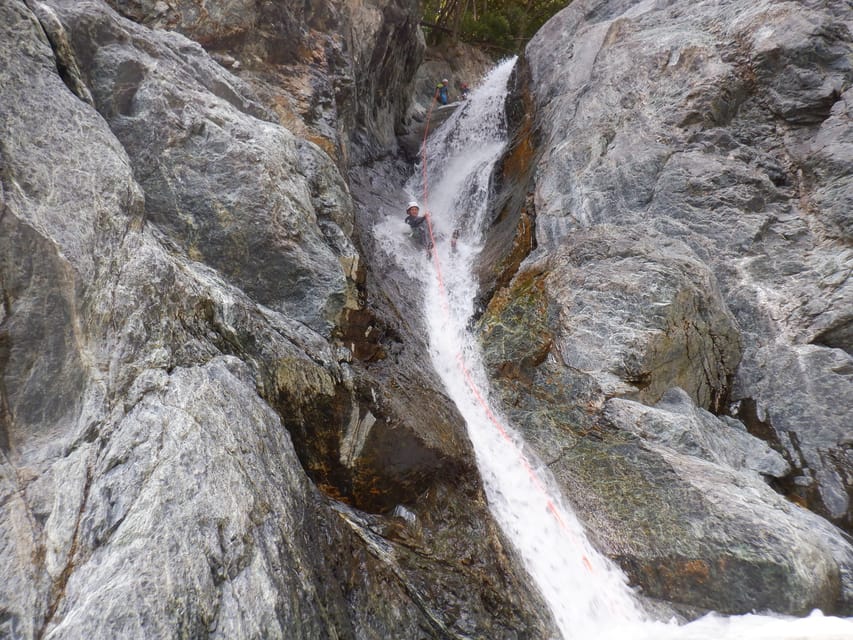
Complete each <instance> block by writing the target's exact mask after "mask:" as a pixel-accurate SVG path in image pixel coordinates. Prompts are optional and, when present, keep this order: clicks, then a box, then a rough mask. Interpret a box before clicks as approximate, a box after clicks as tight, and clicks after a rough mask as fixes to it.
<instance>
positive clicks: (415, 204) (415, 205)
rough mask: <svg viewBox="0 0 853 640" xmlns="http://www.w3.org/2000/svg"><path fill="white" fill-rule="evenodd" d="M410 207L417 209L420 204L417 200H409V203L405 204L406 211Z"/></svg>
mask: <svg viewBox="0 0 853 640" xmlns="http://www.w3.org/2000/svg"><path fill="white" fill-rule="evenodd" d="M412 207H417V208H418V209H420V208H421V206H420V205H419V204H418V203H417V202H415V201H414V200H412V201H411V202H409V204H407V205H406V211H408V210H409V209H411V208H412Z"/></svg>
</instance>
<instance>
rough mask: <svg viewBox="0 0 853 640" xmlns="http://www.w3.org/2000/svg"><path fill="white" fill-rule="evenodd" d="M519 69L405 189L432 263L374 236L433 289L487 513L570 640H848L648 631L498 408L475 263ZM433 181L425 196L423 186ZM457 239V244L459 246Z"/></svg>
mask: <svg viewBox="0 0 853 640" xmlns="http://www.w3.org/2000/svg"><path fill="white" fill-rule="evenodd" d="M514 64H515V59H510V60H507V61H505V62H503V63H501V64H499V65H498V66H497V67H495V68H494V69H493V70H492V71H491V73H490V74H489V75H488V76H487V77H486V78H485V79H484V81H483V83H482V84H481V86H480V87H479V88H477V89H475V90H474V91H473V92H472V93H471V95H470V97H469V99H468V100H467V101H466V102H464V103H462V104H461V105H460V106H459V107H458V108H457V111H456V113H454V115H453V116H452V117H451V118H450V119H448V120H447V122H445V123H444V124H443V125H442V126H441V128H440V129H438V130H437V131H436V132H434V133H433V134H432V135H431V136H430V138H429V142H428V144H427V149H426V159H427V165H426V172H424V170H423V169H424V168H423V166H421V167H419V168H418V170H417V171H416V172H415V175H414V177H413V178H412V180H411V181H410V182H409V184H408V185H407V190H408V192H409V194H410V195H411V197H413V198H419V199H422V200H423V199H424V195H426V198H425V201H423V202H421V205H422V208H424V209H426V210H428V211H429V213H430V220H431V223H432V228H433V233H434V235H435V238H436V254H435V256H433V258H432V259H430V258H428V257H427V256H426V255H424V252H423V251H417V250H416V249H415V248H414V247H413V246H412V245H411V244H410V243H407V242H405V240H403V241H402V246H401V239H402V238H404V236H405V224H404V223H403V222H402V221H400V220H394V221H392V220H389V221H386V222H385V223H382V224H380V225H378V226H377V228H376V230H375V231H376V235H377V238H378V239H379V240H380V244H381V245H382V246H385V247H388V250H389V255H392V256H394V257H395V259H397V260H398V264H399V266H400V267H401V268H403V269H405V270H406V271H407V272H408V273H409V275H410V276H412V277H413V278H416V279H419V280H421V281H422V282H423V284H424V290H425V294H424V300H423V308H424V317H425V319H426V323H427V327H428V330H429V336H430V343H429V347H430V356H431V358H432V363H433V366H434V367H435V369H436V371H437V372H438V374H439V375H440V376H441V379H442V381H443V383H444V386H445V389H446V391H447V394H448V395H449V396H450V398H451V399H452V400H453V401H454V402H455V403H456V405H457V407H458V409H459V411H460V413H461V414H462V416H463V417H464V418H465V421H466V424H467V429H468V435H469V437H470V439H471V442H472V444H473V446H474V450H475V453H476V457H477V465H478V468H479V470H480V473H481V475H482V478H483V485H484V487H485V491H486V497H487V499H488V502H489V507H490V509H491V511H492V513H493V515H494V517H495V520H496V521H497V522H498V524H499V525H500V526H501V528H502V530H503V532H504V534H505V536H506V538H507V540H509V541H510V542H511V543H512V544H513V545H514V546H515V547H516V549H517V551H518V553H519V555H520V557H521V558H522V560H523V563H524V566H525V568H526V570H527V571H528V573H529V574H530V577H531V579H532V581H533V582H534V583H535V584H536V586H537V587H538V589H539V591H540V592H541V593H542V596H543V598H544V600H545V601H546V602H547V603H548V606H549V608H550V610H551V614H552V615H553V617H554V620H555V622H556V624H557V627H558V629H559V630H560V633H561V634H562V637H563V639H564V640H570V639H580V640H586V639H594V640H606V639H609V638H613V639H617V638H618V639H630V640H643V639H647V640H667V639H670V638H672V639H673V640H675V639H678V640H691V639H696V640H699V639H702V640H705V639H711V638H713V639H714V640H725V639H732V640H734V639H743V640H771V639H772V640H795V639H804V640H805V639H809V640H811V639H823V640H842V639H843V640H851V639H853V619H841V618H833V617H826V616H823V615H821V614H820V613H819V612H816V613H814V614H813V615H812V616H809V617H807V618H801V619H794V618H786V617H781V616H767V615H763V616H759V615H747V616H733V617H726V616H719V615H715V614H711V615H708V616H705V617H704V618H701V619H700V620H696V621H694V622H692V623H689V624H686V625H677V624H675V623H674V622H661V621H654V620H651V619H650V618H649V617H648V616H647V615H646V614H645V613H644V610H643V608H642V607H641V606H640V603H639V601H638V599H637V598H636V597H635V595H634V593H633V592H632V590H631V589H630V588H629V586H628V581H627V578H626V577H625V575H624V574H623V573H622V572H621V570H620V569H619V568H618V567H617V566H616V565H615V564H614V563H613V562H612V561H610V560H609V559H608V558H606V557H605V556H603V555H602V554H599V553H598V552H597V551H596V550H595V549H594V548H593V547H592V545H591V544H590V543H589V541H588V539H587V537H586V535H585V533H584V531H583V527H582V526H581V524H580V523H579V521H578V519H577V518H576V517H575V515H574V513H573V512H572V510H571V508H570V507H569V506H568V505H567V504H566V502H565V500H564V498H563V497H562V495H561V493H560V490H559V488H558V486H557V483H556V482H555V481H554V479H553V477H552V476H551V474H550V472H549V471H548V469H547V467H545V465H543V464H542V463H541V462H540V461H539V460H538V458H537V457H536V455H535V454H534V453H533V452H532V451H531V450H530V449H529V448H528V447H526V446H525V443H524V442H523V440H522V438H521V437H520V436H519V434H518V433H517V432H516V431H515V430H514V429H513V428H512V427H511V425H510V424H509V423H508V421H507V420H506V419H505V417H504V416H502V415H501V414H500V412H499V410H498V409H497V407H496V403H492V402H491V401H490V399H489V395H490V394H489V382H488V379H487V376H486V374H485V368H484V367H483V365H482V361H481V357H480V351H479V347H478V346H477V344H476V340H475V339H474V338H473V336H472V335H471V333H470V331H469V330H468V328H467V327H468V322H469V319H470V318H471V317H472V315H473V314H474V311H475V310H474V301H475V296H476V293H477V284H476V278H475V276H474V273H473V271H474V270H473V266H474V261H475V259H476V257H477V255H478V254H479V251H480V250H481V248H482V241H483V238H482V229H483V227H484V222H485V217H486V214H487V212H488V203H489V198H490V195H491V193H490V177H491V174H492V170H493V168H494V165H495V163H496V162H497V161H498V159H499V158H500V155H501V153H502V152H503V150H504V147H505V145H506V138H507V131H506V129H507V126H506V120H505V108H504V103H505V100H506V93H507V84H508V82H509V78H510V75H511V73H512V70H513V67H514ZM424 173H426V177H427V180H426V185H425V184H424V181H423V178H424ZM454 231H457V232H458V241H457V242H456V243H455V245H454V243H451V242H450V238H452V236H453V234H454Z"/></svg>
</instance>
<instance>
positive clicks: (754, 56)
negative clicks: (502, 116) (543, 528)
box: [480, 0, 853, 614]
mask: <svg viewBox="0 0 853 640" xmlns="http://www.w3.org/2000/svg"><path fill="white" fill-rule="evenodd" d="M851 26H853V25H852V24H851V14H850V12H849V3H845V2H821V3H818V2H806V3H801V2H750V3H743V2H737V1H734V0H732V1H725V2H699V3H693V2H690V3H688V2H679V1H673V2H642V1H641V2H632V1H628V0H609V1H605V2H587V1H584V0H577V1H576V2H574V3H572V4H571V6H570V7H568V8H567V9H565V10H564V11H563V12H561V13H560V14H558V15H557V16H555V17H554V18H553V19H552V20H551V21H550V22H549V23H548V24H547V25H546V26H545V27H544V28H543V29H542V30H541V31H540V32H539V33H538V34H537V35H536V37H535V38H534V39H533V40H532V41H531V43H530V45H529V46H528V48H527V57H526V65H525V66H524V67H523V68H522V69H521V71H520V73H519V82H518V85H519V88H518V92H519V93H518V97H517V98H516V99H515V102H516V103H517V104H518V105H524V104H528V105H530V107H529V108H528V110H527V111H526V113H525V112H522V113H521V114H520V115H519V116H518V117H517V118H516V119H515V121H516V135H515V139H514V141H513V144H512V145H511V152H510V154H509V155H508V157H507V159H506V160H505V162H504V166H503V169H502V173H501V174H500V175H499V176H497V178H498V181H499V182H500V183H501V184H504V185H508V187H507V188H505V189H504V191H502V192H501V194H500V197H499V199H498V202H497V204H496V209H495V216H494V223H493V234H492V237H491V239H490V241H489V244H488V245H487V253H486V254H485V255H486V260H485V261H484V268H483V269H482V272H483V273H482V281H483V283H484V290H485V291H486V292H487V293H488V292H494V293H493V295H491V296H489V297H487V299H488V308H487V309H486V311H485V314H484V315H483V317H482V319H481V322H480V334H481V339H482V342H483V345H484V349H485V353H486V358H487V360H488V362H489V365H490V367H491V371H492V376H493V379H494V380H495V383H496V385H497V386H498V388H499V389H500V391H501V394H502V396H503V398H504V403H505V406H506V408H507V411H508V413H509V414H510V415H511V416H512V417H513V419H514V420H515V421H516V423H518V424H519V425H522V428H523V431H524V433H525V435H526V437H527V439H528V440H529V441H530V442H532V443H533V444H534V446H535V447H537V449H538V450H539V452H540V454H541V455H542V457H543V458H544V459H545V460H547V461H549V463H550V467H551V469H552V470H553V471H554V473H555V475H557V477H558V478H559V479H560V481H561V482H562V484H563V486H564V487H565V488H566V490H567V494H568V495H571V496H574V501H575V503H576V506H577V507H578V508H579V509H580V511H581V514H582V516H583V517H584V519H585V520H586V522H587V524H588V526H589V527H590V529H591V530H592V532H593V535H594V536H596V537H597V539H598V542H599V544H600V545H601V546H602V548H605V549H607V550H608V553H610V555H612V556H613V557H615V558H617V559H618V560H619V561H620V562H621V564H622V566H623V568H625V570H626V571H627V572H628V573H629V575H630V576H631V578H632V580H633V581H634V582H635V583H636V584H638V585H641V586H642V589H643V592H644V593H646V594H647V595H650V596H652V597H660V598H664V599H667V600H670V601H673V602H676V603H678V602H680V603H683V604H685V605H688V606H692V607H702V608H705V607H712V608H716V609H718V610H722V611H730V612H738V611H748V610H750V609H762V608H771V609H775V610H780V611H790V612H797V613H804V612H807V611H808V610H809V609H810V608H812V607H817V606H819V607H821V608H823V609H824V610H837V611H845V612H847V613H848V614H849V613H850V612H851V611H853V599H851V596H853V582H851V578H853V574H851V569H853V564H851V560H853V553H851V551H853V549H851V546H850V544H849V537H846V536H845V535H844V534H843V533H842V532H841V531H840V530H838V529H836V528H834V527H833V526H831V525H830V524H829V522H827V521H825V520H823V519H821V518H819V517H817V516H815V515H814V513H817V514H820V515H821V516H824V517H825V518H827V519H828V520H829V521H830V522H832V523H835V524H836V525H838V526H839V527H841V528H844V529H846V530H847V532H848V533H849V532H850V531H851V514H853V510H852V509H851V504H850V498H851V495H853V458H851V449H850V445H851V441H850V433H851V432H850V427H851V422H850V415H851V414H850V407H851V406H853V378H851V372H852V371H853V360H851V343H850V340H849V337H850V336H849V333H850V326H851V325H850V323H851V317H852V316H851V311H853V307H851V305H850V300H851V299H853V279H851V277H850V273H851V271H850V267H851V264H852V263H851V259H853V254H851V250H850V242H851V235H850V220H851V218H850V203H851V197H853V181H851V169H853V154H852V153H851V146H850V136H851V132H853V126H851V121H850V114H851V111H850V109H851V100H853V93H852V92H853V89H851V84H853V45H851V34H850V29H851ZM534 110H535V113H534ZM519 184H520V185H522V186H521V189H522V193H523V194H525V195H521V194H519V193H518V191H519V186H518V185H519ZM525 196H526V197H525ZM531 229H532V230H531ZM522 258H523V260H522ZM490 265H498V268H497V269H495V268H493V267H491V266H490ZM762 439H763V441H762ZM768 445H769V446H768ZM615 478H618V481H614V479H615ZM771 487H773V488H774V489H776V492H774V491H773V490H772V489H771ZM779 494H782V495H779ZM782 496H785V497H786V498H787V499H785V498H783V497H782ZM798 505H802V506H804V507H807V508H808V509H810V510H811V511H813V512H814V513H811V512H808V511H806V510H804V509H802V508H801V506H798ZM782 585H784V586H782Z"/></svg>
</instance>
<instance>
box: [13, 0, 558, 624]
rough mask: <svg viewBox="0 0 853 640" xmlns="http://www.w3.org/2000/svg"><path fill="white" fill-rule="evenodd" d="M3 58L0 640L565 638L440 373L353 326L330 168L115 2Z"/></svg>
mask: <svg viewBox="0 0 853 640" xmlns="http://www.w3.org/2000/svg"><path fill="white" fill-rule="evenodd" d="M168 6H169V5H166V8H167V9H168ZM29 7H32V9H30V8H29ZM154 9H155V10H157V11H160V10H163V11H166V9H163V7H160V8H159V9H158V8H157V6H156V5H155V6H154ZM0 55H2V57H3V59H4V61H6V64H4V65H3V66H2V68H0V84H2V86H3V88H4V91H3V95H2V96H0V124H2V130H3V132H4V135H3V137H2V140H0V158H2V170H0V207H2V209H0V287H1V288H2V301H3V304H2V305H0V309H2V311H0V454H2V455H0V567H2V569H0V574H1V575H2V579H0V636H3V637H22V638H40V637H51V638H60V637H61V638H79V637H87V638H113V637H131V638H134V637H136V638H149V637H173V636H175V637H177V636H188V637H222V638H232V637H287V638H294V637H302V638H317V637H341V638H362V637H400V638H409V637H420V636H428V637H470V636H476V635H484V636H489V637H506V638H512V637H531V636H545V635H547V634H548V633H549V630H550V629H551V628H552V627H553V624H552V622H551V621H550V619H549V617H548V614H547V612H546V610H545V608H544V606H543V605H542V604H541V600H540V598H539V596H538V595H537V594H536V593H534V592H533V590H532V589H531V587H530V586H529V585H528V584H526V582H525V579H524V577H523V572H522V570H521V569H520V565H519V564H518V562H517V561H516V560H515V558H514V556H513V554H512V552H511V551H510V550H509V548H508V547H507V546H506V542H505V540H504V539H503V538H502V536H501V534H500V532H499V531H498V529H497V527H496V525H495V523H494V522H493V521H492V519H491V517H490V516H489V514H488V510H487V508H486V505H485V502H484V498H483V493H482V489H481V487H480V484H479V480H478V478H477V476H476V474H475V472H474V469H473V457H472V454H471V451H470V445H469V444H468V443H467V440H466V439H465V437H464V434H463V432H462V425H461V423H460V420H459V417H458V415H457V414H456V413H455V412H454V410H453V408H452V406H451V405H450V403H449V401H448V400H447V399H446V398H445V397H444V395H443V394H442V392H441V390H440V389H439V388H438V387H437V386H436V384H435V381H434V379H430V378H428V377H427V376H425V375H424V374H423V373H422V371H421V369H420V368H419V367H422V365H412V364H409V365H408V369H407V371H408V375H410V376H412V378H414V379H417V381H418V382H419V383H421V386H420V387H418V389H417V392H416V393H411V392H407V393H408V395H407V393H399V394H398V393H396V392H395V390H394V387H393V386H391V385H389V384H387V381H388V379H389V378H388V374H387V373H383V372H382V371H381V370H380V369H374V370H370V371H369V370H367V365H366V364H365V363H364V362H362V361H360V360H359V359H358V358H357V357H356V356H355V355H354V351H355V350H356V349H355V346H354V345H355V344H356V342H355V341H353V342H348V343H346V344H345V343H344V342H343V341H342V340H341V338H344V337H348V334H347V331H348V330H351V326H350V325H351V324H352V322H351V320H348V319H347V318H348V314H352V313H356V312H358V313H366V311H365V309H364V307H363V301H364V299H365V298H366V291H364V289H363V286H364V283H363V281H361V282H360V279H361V276H360V275H359V274H360V273H361V272H362V271H363V267H360V266H359V262H360V260H359V254H358V253H357V252H356V251H355V248H354V244H353V241H352V233H353V204H352V201H351V200H350V196H349V193H348V188H347V186H346V184H345V182H344V179H343V178H342V175H341V173H340V171H339V170H338V168H337V167H336V165H335V163H334V162H333V161H332V160H331V159H330V158H329V157H328V156H327V155H325V153H324V152H323V151H322V150H321V149H320V148H319V147H317V146H316V145H314V144H313V143H311V142H308V141H306V140H305V139H302V138H299V137H298V136H296V135H294V134H293V133H291V132H289V131H288V130H286V129H285V128H283V127H282V126H281V125H280V124H279V122H278V120H277V118H276V117H275V116H274V114H272V112H271V111H269V110H267V109H266V108H265V107H264V106H262V105H261V102H259V101H258V100H255V98H254V97H253V93H252V90H251V89H250V88H249V87H248V85H247V84H245V83H243V82H242V81H240V80H239V79H238V78H236V77H234V76H232V75H230V74H229V72H228V71H227V70H225V69H224V68H223V67H222V66H221V65H218V64H216V63H214V62H213V61H212V59H211V58H210V57H209V56H208V55H207V53H205V51H204V49H202V48H201V47H200V46H199V45H198V44H196V43H193V42H192V41H190V40H188V39H186V37H184V36H182V35H180V34H175V33H169V32H165V31H152V30H150V29H148V28H147V27H144V26H140V25H138V24H134V23H132V22H130V21H128V20H126V19H123V18H121V17H120V16H118V15H117V14H115V13H114V12H113V11H112V10H111V9H109V8H108V7H107V5H106V4H105V3H103V2H82V3H78V2H63V1H61V0H57V1H56V2H49V3H40V2H37V1H35V0H33V1H31V2H28V3H24V2H21V1H11V0H10V1H9V2H3V3H0ZM72 63H73V64H72ZM81 83H82V84H81ZM81 87H82V88H81ZM83 89H86V91H84V90H83ZM90 98H91V99H90ZM294 274H296V275H294ZM297 276H299V277H297ZM288 278H290V279H288ZM359 287H361V290H360V289H359ZM348 323H349V324H348ZM368 333H369V332H368ZM404 339H405V340H406V341H407V342H411V343H413V344H415V345H418V344H419V343H418V342H417V341H416V340H411V339H410V338H409V337H405V338H403V337H400V338H398V340H400V341H402V340H404ZM362 340H364V341H365V343H367V342H369V340H368V339H367V338H365V337H364V336H363V335H362ZM347 344H349V345H353V349H352V350H350V349H349V348H348V347H347ZM372 344H374V346H375V348H376V349H377V350H378V349H379V348H380V346H381V341H380V340H378V339H376V340H375V341H374V343H372ZM416 350H417V346H415V347H414V348H413V351H412V352H409V353H408V354H407V356H406V359H407V361H409V362H412V361H414V360H415V358H416V357H420V359H421V360H423V353H422V352H421V353H420V354H417V355H413V352H414V353H416ZM397 355H398V356H399V354H397ZM427 406H429V407H430V409H431V410H430V411H427V410H426V407H427ZM413 408H414V410H413ZM412 414H413V415H412ZM399 505H403V506H404V507H405V509H406V511H405V512H406V513H408V514H410V517H408V518H406V519H401V518H399V517H396V516H394V515H393V514H394V513H395V507H397V506H399ZM463 613H464V615H463Z"/></svg>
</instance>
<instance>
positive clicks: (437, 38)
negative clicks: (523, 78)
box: [422, 0, 571, 52]
mask: <svg viewBox="0 0 853 640" xmlns="http://www.w3.org/2000/svg"><path fill="white" fill-rule="evenodd" d="M570 2H571V0H423V19H422V24H423V26H424V27H425V28H426V30H427V37H428V38H429V40H430V43H431V44H439V43H441V42H443V41H447V40H451V41H455V40H461V41H463V42H469V43H471V44H479V45H482V46H485V47H487V48H491V49H495V50H496V51H501V52H520V51H521V50H522V49H523V48H524V45H526V44H527V41H528V40H530V38H531V37H533V34H534V33H536V31H537V30H538V29H539V27H541V26H542V25H543V24H545V22H546V21H547V20H548V18H550V17H551V16H553V15H554V14H555V13H557V11H559V10H560V9H562V8H563V7H565V6H567V5H568V4H569V3H570Z"/></svg>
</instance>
